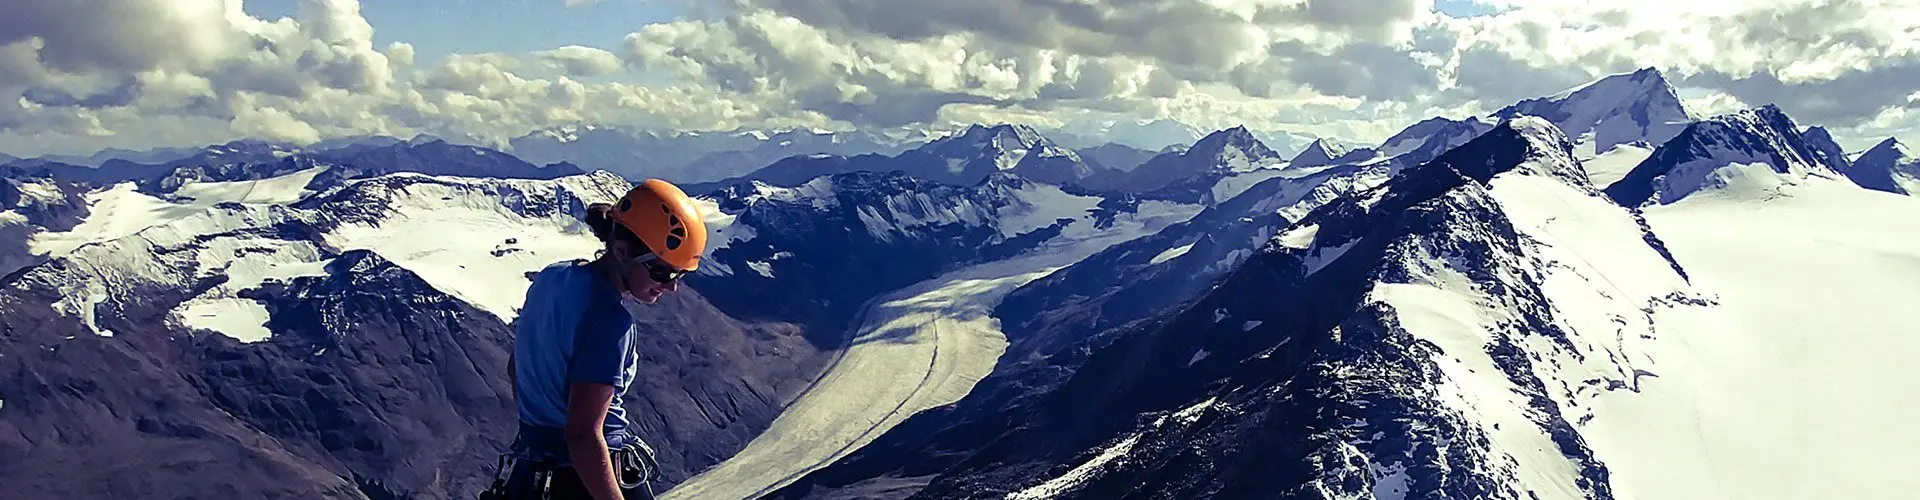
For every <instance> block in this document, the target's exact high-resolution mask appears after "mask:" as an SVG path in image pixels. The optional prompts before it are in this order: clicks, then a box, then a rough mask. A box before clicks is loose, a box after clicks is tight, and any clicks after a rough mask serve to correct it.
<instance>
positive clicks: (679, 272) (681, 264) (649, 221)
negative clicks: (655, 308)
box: [586, 179, 707, 304]
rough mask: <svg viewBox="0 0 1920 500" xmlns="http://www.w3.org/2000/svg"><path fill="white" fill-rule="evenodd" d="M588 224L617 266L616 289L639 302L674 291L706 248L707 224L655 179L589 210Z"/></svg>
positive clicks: (674, 191)
mask: <svg viewBox="0 0 1920 500" xmlns="http://www.w3.org/2000/svg"><path fill="white" fill-rule="evenodd" d="M586 221H587V227H590V228H592V229H593V235H594V236H595V237H598V238H600V241H601V242H604V243H605V244H606V253H605V258H607V259H608V260H609V261H611V262H612V263H614V264H615V269H617V271H616V273H615V274H617V275H618V276H619V278H620V279H618V280H615V281H616V283H615V284H614V286H615V287H617V288H619V289H620V291H621V292H623V293H625V294H626V295H628V296H629V297H631V298H632V299H633V300H636V301H639V302H641V303H646V304H652V303H654V301H656V300H659V299H660V296H661V295H665V294H666V293H668V292H672V291H674V290H678V289H679V279H680V277H681V276H683V275H685V274H687V273H691V272H693V271H695V270H697V269H699V268H700V254H701V253H702V252H705V251H706V248H707V225H706V222H705V220H704V219H703V218H702V217H701V214H700V211H699V209H698V208H696V207H695V206H694V204H693V200H692V199H690V198H688V197H687V194H686V193H684V192H682V191H681V190H680V188H679V187H676V186H674V185H673V184H671V183H668V182H667V181H663V180H659V179H647V180H646V181H644V182H641V183H640V184H639V185H637V186H634V187H633V189H632V190H630V191H627V194H626V196H624V197H621V198H620V201H618V202H615V203H595V204H593V205H592V206H589V207H587V217H586Z"/></svg>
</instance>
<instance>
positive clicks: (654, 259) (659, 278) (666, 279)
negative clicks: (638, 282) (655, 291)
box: [627, 254, 691, 285]
mask: <svg viewBox="0 0 1920 500" xmlns="http://www.w3.org/2000/svg"><path fill="white" fill-rule="evenodd" d="M627 265H629V266H632V265H642V266H646V268H647V277H648V278H651V279H653V282H655V283H659V284H662V285H667V284H672V283H673V282H675V281H679V280H680V278H684V277H686V276H687V274H688V273H690V272H691V271H686V270H682V269H674V268H673V267H671V266H668V265H666V264H665V263H662V262H660V257H659V256H657V255H653V254H646V255H642V256H639V257H634V258H633V260H630V261H628V262H627Z"/></svg>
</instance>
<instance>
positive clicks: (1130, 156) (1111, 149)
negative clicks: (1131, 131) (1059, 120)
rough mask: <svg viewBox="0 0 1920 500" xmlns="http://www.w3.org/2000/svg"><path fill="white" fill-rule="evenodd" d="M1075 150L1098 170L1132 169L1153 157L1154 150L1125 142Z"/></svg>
mask: <svg viewBox="0 0 1920 500" xmlns="http://www.w3.org/2000/svg"><path fill="white" fill-rule="evenodd" d="M1074 152H1076V153H1079V154H1080V158H1081V159H1082V160H1086V162H1087V165H1089V166H1092V167H1093V168H1094V169H1096V170H1101V169H1105V170H1117V171H1122V172H1126V171H1132V170H1133V169H1135V168H1139V167H1140V165H1143V164H1145V163H1147V160H1151V159H1153V157H1154V156H1155V155H1157V154H1158V153H1155V152H1153V151H1149V150H1145V149H1139V148H1135V147H1133V146H1128V145H1124V144H1114V143H1107V144H1101V145H1099V146H1094V147H1090V148H1080V149H1078V150H1075V151H1074Z"/></svg>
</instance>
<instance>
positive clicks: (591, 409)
mask: <svg viewBox="0 0 1920 500" xmlns="http://www.w3.org/2000/svg"><path fill="white" fill-rule="evenodd" d="M612 404H613V386H611V385H607V384H595V383H590V382H574V383H572V384H571V385H570V389H569V390H568V391H567V428H566V440H567V454H568V455H569V456H571V457H572V458H573V470H574V472H577V473H579V474H580V481H581V482H582V483H585V484H586V486H587V493H589V494H592V495H593V498H594V499H595V500H620V499H621V496H620V483H619V481H618V480H617V479H615V477H616V476H615V473H614V472H613V460H612V459H611V458H609V457H608V451H607V440H606V436H604V435H602V434H601V426H603V425H606V420H607V409H608V407H610V406H612Z"/></svg>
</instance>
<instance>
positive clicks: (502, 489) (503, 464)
mask: <svg viewBox="0 0 1920 500" xmlns="http://www.w3.org/2000/svg"><path fill="white" fill-rule="evenodd" d="M607 458H609V459H611V460H612V461H613V468H614V475H615V477H616V480H617V481H618V482H619V483H620V489H621V490H623V491H624V490H639V491H640V492H641V493H642V496H640V497H639V498H643V499H649V500H650V499H652V498H654V493H653V485H652V484H651V483H652V481H653V480H654V479H658V478H659V474H660V461H659V460H658V459H657V458H656V457H655V456H654V454H653V448H652V447H650V446H647V444H646V443H645V442H641V441H635V442H634V443H633V444H629V445H626V446H622V447H620V448H616V449H613V450H611V452H610V453H608V457H607ZM519 465H520V459H519V458H517V457H514V456H513V453H512V452H508V453H502V454H501V455H500V461H499V468H498V469H495V470H494V473H493V484H492V485H491V486H489V487H488V488H487V489H486V491H482V492H480V500H523V498H524V497H518V496H516V494H521V493H533V494H534V495H535V496H534V497H533V498H538V499H541V500H546V499H548V498H550V496H551V495H552V493H553V476H554V473H555V472H558V471H559V470H560V469H562V468H561V467H558V466H555V465H554V464H553V463H552V462H547V461H534V462H529V463H528V465H527V468H528V471H527V472H528V474H527V476H528V479H531V481H530V483H531V484H529V485H519V484H514V482H513V477H512V476H513V470H514V469H515V468H516V467H519ZM574 477H575V478H576V479H575V480H578V479H577V478H578V475H575V476H574Z"/></svg>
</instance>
